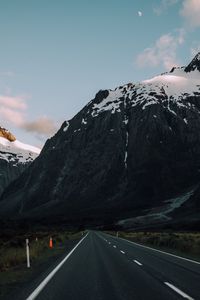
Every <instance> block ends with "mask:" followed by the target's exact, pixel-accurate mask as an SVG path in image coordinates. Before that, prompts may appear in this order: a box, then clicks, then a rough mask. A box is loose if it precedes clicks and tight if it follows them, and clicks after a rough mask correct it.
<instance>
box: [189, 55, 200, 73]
mask: <svg viewBox="0 0 200 300" xmlns="http://www.w3.org/2000/svg"><path fill="white" fill-rule="evenodd" d="M195 70H197V71H199V72H200V53H198V54H197V55H196V56H195V57H194V58H193V60H192V61H191V63H190V64H189V65H188V66H187V67H186V68H185V72H192V71H195Z"/></svg>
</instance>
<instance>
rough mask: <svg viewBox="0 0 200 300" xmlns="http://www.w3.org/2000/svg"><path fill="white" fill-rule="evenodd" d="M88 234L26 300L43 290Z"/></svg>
mask: <svg viewBox="0 0 200 300" xmlns="http://www.w3.org/2000/svg"><path fill="white" fill-rule="evenodd" d="M88 234H89V232H88V233H87V234H86V235H85V236H84V237H83V238H82V239H81V240H80V241H79V242H78V244H77V245H76V246H75V247H74V248H73V249H72V250H71V251H70V252H69V253H68V254H67V256H65V258H64V259H63V260H62V261H61V262H60V263H59V264H58V265H57V267H55V269H53V271H51V273H50V274H49V275H48V276H47V277H46V278H45V279H44V280H43V281H42V282H41V283H40V284H39V285H38V287H37V288H36V289H35V290H34V291H33V292H32V293H31V294H30V296H29V297H28V298H26V300H34V299H35V298H36V297H37V296H38V295H39V293H40V292H41V291H42V290H43V288H44V287H45V286H46V285H47V283H48V282H49V281H50V280H51V278H52V277H53V276H54V275H55V274H56V272H57V271H58V270H59V269H60V268H61V267H62V265H63V264H64V263H65V262H66V260H67V259H68V258H69V257H70V255H71V254H72V253H73V252H74V250H75V249H76V248H77V247H78V246H79V245H80V243H82V241H83V240H84V239H85V238H86V237H87V236H88Z"/></svg>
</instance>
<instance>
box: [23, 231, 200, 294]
mask: <svg viewBox="0 0 200 300" xmlns="http://www.w3.org/2000/svg"><path fill="white" fill-rule="evenodd" d="M35 288H36V289H35V290H33V291H30V295H29V296H28V297H26V299H27V300H33V299H37V300H50V299H52V300H134V299H135V300H151V299H152V300H175V299H190V300H192V299H195V300H198V299H200V264H199V263H195V262H192V261H189V260H184V259H180V258H178V257H175V256H171V255H167V254H165V253H162V252H159V251H154V250H151V249H149V248H146V247H142V246H140V245H137V244H134V243H131V242H128V241H126V240H123V239H120V238H117V237H112V236H110V235H106V234H104V233H101V232H89V233H88V234H87V236H85V237H84V238H83V240H81V241H80V242H79V244H78V246H77V247H76V249H74V251H73V252H72V253H69V254H68V256H67V257H66V258H65V261H63V262H62V263H61V265H60V266H58V268H57V269H56V270H54V271H53V273H51V274H50V275H49V277H48V278H46V279H45V281H43V282H42V283H41V284H40V285H39V286H38V287H35Z"/></svg>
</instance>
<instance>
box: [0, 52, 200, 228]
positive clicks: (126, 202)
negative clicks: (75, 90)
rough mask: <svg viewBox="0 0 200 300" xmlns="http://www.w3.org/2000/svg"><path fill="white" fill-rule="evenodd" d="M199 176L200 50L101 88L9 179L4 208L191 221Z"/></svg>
mask: <svg viewBox="0 0 200 300" xmlns="http://www.w3.org/2000/svg"><path fill="white" fill-rule="evenodd" d="M199 182H200V54H198V55H197V56H196V57H195V58H194V59H193V60H192V62H191V63H190V64H189V65H188V66H187V67H181V68H173V69H172V70H171V71H170V72H168V73H164V74H162V75H159V76H156V77H154V78H152V79H150V80H145V81H143V82H140V83H128V84H125V85H123V86H120V87H118V88H116V89H115V90H104V91H99V92H98V93H97V94H96V96H95V98H94V99H93V100H92V101H90V102H89V103H88V104H87V105H86V106H85V107H84V108H83V109H82V110H81V111H80V112H79V113H78V114H77V115H76V116H75V117H74V118H73V119H71V120H70V121H66V122H64V123H63V125H62V126H61V128H60V130H59V131H58V132H57V134H56V135H55V136H54V137H52V138H51V139H49V140H48V141H47V142H46V144H45V146H44V148H43V150H42V152H41V154H40V156H39V157H38V159H37V160H35V161H34V162H33V163H32V165H31V166H30V167H29V168H28V169H27V170H26V171H25V172H24V173H23V174H22V175H21V176H20V177H19V178H18V179H17V180H16V181H15V182H14V184H12V186H9V187H8V189H7V190H6V191H5V193H4V194H3V196H2V198H1V202H0V211H1V214H2V216H4V217H6V216H10V217H11V216H12V217H15V218H16V217H17V218H32V219H43V220H45V219H46V220H48V222H65V223H75V224H90V225H91V224H95V225H97V224H98V225H103V224H116V225H117V226H123V227H138V226H139V227H145V226H158V224H159V226H160V225H161V224H162V226H171V224H176V226H179V224H184V226H192V225H191V224H196V223H198V222H199V220H200V207H199V206H200V205H199V198H198V197H197V198H195V195H196V189H197V190H198V186H199ZM192 199H196V200H195V201H193V200H192ZM197 203H198V206H197V205H196V204H197ZM50 217H51V218H50ZM49 220H51V221H49ZM177 224H178V225H177ZM189 224H190V225H189ZM174 226H175V225H174Z"/></svg>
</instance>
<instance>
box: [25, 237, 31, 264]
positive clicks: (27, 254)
mask: <svg viewBox="0 0 200 300" xmlns="http://www.w3.org/2000/svg"><path fill="white" fill-rule="evenodd" d="M26 258H27V268H30V266H31V265H30V251H29V240H28V239H26Z"/></svg>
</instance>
